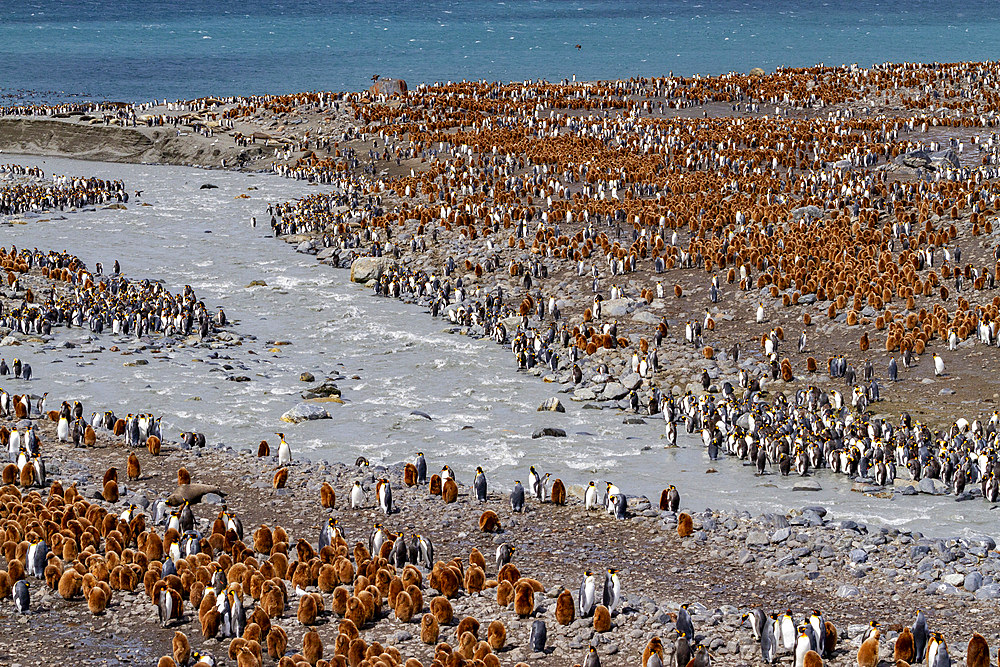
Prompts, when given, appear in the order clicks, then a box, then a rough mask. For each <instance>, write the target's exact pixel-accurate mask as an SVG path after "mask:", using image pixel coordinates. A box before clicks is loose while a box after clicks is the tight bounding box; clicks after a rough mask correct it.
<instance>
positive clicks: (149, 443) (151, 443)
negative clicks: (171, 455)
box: [88, 427, 160, 456]
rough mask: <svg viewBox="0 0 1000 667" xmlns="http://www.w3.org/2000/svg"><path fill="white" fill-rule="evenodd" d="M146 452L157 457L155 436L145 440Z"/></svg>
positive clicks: (157, 450) (157, 445)
mask: <svg viewBox="0 0 1000 667" xmlns="http://www.w3.org/2000/svg"><path fill="white" fill-rule="evenodd" d="M88 428H89V427H88ZM146 451H148V452H149V454H150V456H159V455H160V439H159V438H157V437H156V436H155V435H151V436H149V437H148V438H146Z"/></svg>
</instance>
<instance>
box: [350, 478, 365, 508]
mask: <svg viewBox="0 0 1000 667" xmlns="http://www.w3.org/2000/svg"><path fill="white" fill-rule="evenodd" d="M364 503H365V490H364V489H363V488H361V482H358V481H355V482H354V486H353V487H351V509H358V508H359V507H361V506H362V505H364Z"/></svg>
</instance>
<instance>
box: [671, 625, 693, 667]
mask: <svg viewBox="0 0 1000 667" xmlns="http://www.w3.org/2000/svg"><path fill="white" fill-rule="evenodd" d="M674 660H675V661H676V663H677V667H681V666H682V665H683V667H687V664H688V661H690V660H691V640H690V639H689V638H688V636H687V635H685V634H684V633H683V632H681V633H679V634H678V635H677V640H676V641H675V642H674Z"/></svg>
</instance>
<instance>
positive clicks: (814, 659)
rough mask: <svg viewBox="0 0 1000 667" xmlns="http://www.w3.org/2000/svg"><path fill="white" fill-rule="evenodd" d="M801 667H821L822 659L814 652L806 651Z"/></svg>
mask: <svg viewBox="0 0 1000 667" xmlns="http://www.w3.org/2000/svg"><path fill="white" fill-rule="evenodd" d="M802 667H823V658H821V657H820V655H819V653H817V652H816V651H806V654H805V656H804V657H803V658H802Z"/></svg>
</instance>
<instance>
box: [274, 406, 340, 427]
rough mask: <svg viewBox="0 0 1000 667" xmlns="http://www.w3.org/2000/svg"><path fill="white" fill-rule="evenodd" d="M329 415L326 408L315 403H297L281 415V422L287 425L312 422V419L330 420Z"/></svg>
mask: <svg viewBox="0 0 1000 667" xmlns="http://www.w3.org/2000/svg"><path fill="white" fill-rule="evenodd" d="M330 418H331V417H330V413H329V412H327V411H326V408H324V407H322V406H319V405H316V404H315V403H299V404H298V405H296V406H295V407H294V408H292V409H291V410H289V411H288V412H286V413H285V414H283V415H281V421H283V422H288V423H289V424H298V423H299V422H304V421H312V420H314V419H330Z"/></svg>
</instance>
